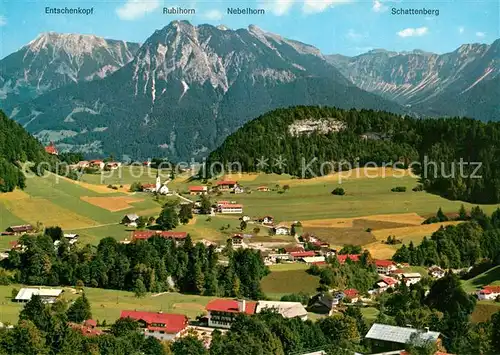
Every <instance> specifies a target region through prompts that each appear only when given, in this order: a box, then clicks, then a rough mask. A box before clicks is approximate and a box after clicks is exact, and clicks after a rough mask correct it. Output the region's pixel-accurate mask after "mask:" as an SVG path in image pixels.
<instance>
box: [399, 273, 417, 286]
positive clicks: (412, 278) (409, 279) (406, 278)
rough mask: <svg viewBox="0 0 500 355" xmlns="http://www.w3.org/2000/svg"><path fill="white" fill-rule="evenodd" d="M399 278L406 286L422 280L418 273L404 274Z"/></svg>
mask: <svg viewBox="0 0 500 355" xmlns="http://www.w3.org/2000/svg"><path fill="white" fill-rule="evenodd" d="M401 276H402V277H401V278H402V281H403V282H404V283H405V285H406V286H410V285H414V284H416V283H418V282H420V280H421V279H422V276H421V275H420V274H419V273H418V272H405V273H403V274H402V275H401Z"/></svg>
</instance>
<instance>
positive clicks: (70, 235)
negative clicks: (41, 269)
mask: <svg viewBox="0 0 500 355" xmlns="http://www.w3.org/2000/svg"><path fill="white" fill-rule="evenodd" d="M79 237H80V236H79V235H78V234H75V233H65V234H64V238H65V239H67V240H68V241H69V244H75V243H76V242H77V241H78V238H79Z"/></svg>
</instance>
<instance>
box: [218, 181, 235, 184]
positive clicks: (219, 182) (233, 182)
mask: <svg viewBox="0 0 500 355" xmlns="http://www.w3.org/2000/svg"><path fill="white" fill-rule="evenodd" d="M236 184H237V182H236V181H234V180H222V181H217V185H236Z"/></svg>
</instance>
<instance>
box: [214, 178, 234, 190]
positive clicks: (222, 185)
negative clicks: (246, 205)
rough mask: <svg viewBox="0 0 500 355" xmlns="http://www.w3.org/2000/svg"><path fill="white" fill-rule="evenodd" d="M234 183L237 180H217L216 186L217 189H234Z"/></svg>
mask: <svg viewBox="0 0 500 355" xmlns="http://www.w3.org/2000/svg"><path fill="white" fill-rule="evenodd" d="M236 185H238V182H237V181H233V180H223V181H217V187H218V188H219V190H231V189H234V187H235V186H236Z"/></svg>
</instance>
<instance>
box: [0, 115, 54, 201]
mask: <svg viewBox="0 0 500 355" xmlns="http://www.w3.org/2000/svg"><path fill="white" fill-rule="evenodd" d="M48 160H49V157H48V155H47V154H46V153H45V151H44V149H43V146H42V145H41V144H40V142H39V141H37V140H36V139H35V138H34V137H33V136H31V135H30V134H29V133H28V132H26V131H25V130H24V128H23V127H21V126H20V125H19V124H18V123H16V122H14V121H13V120H11V119H9V118H8V117H7V116H6V115H5V114H4V113H3V111H1V110H0V192H7V191H12V190H13V189H14V188H15V187H16V186H18V187H20V188H23V187H24V186H25V177H24V174H23V173H22V172H21V170H20V169H19V168H20V165H19V163H20V162H26V161H29V162H33V163H34V164H35V166H38V165H39V163H40V162H42V161H48ZM35 170H36V169H35Z"/></svg>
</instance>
